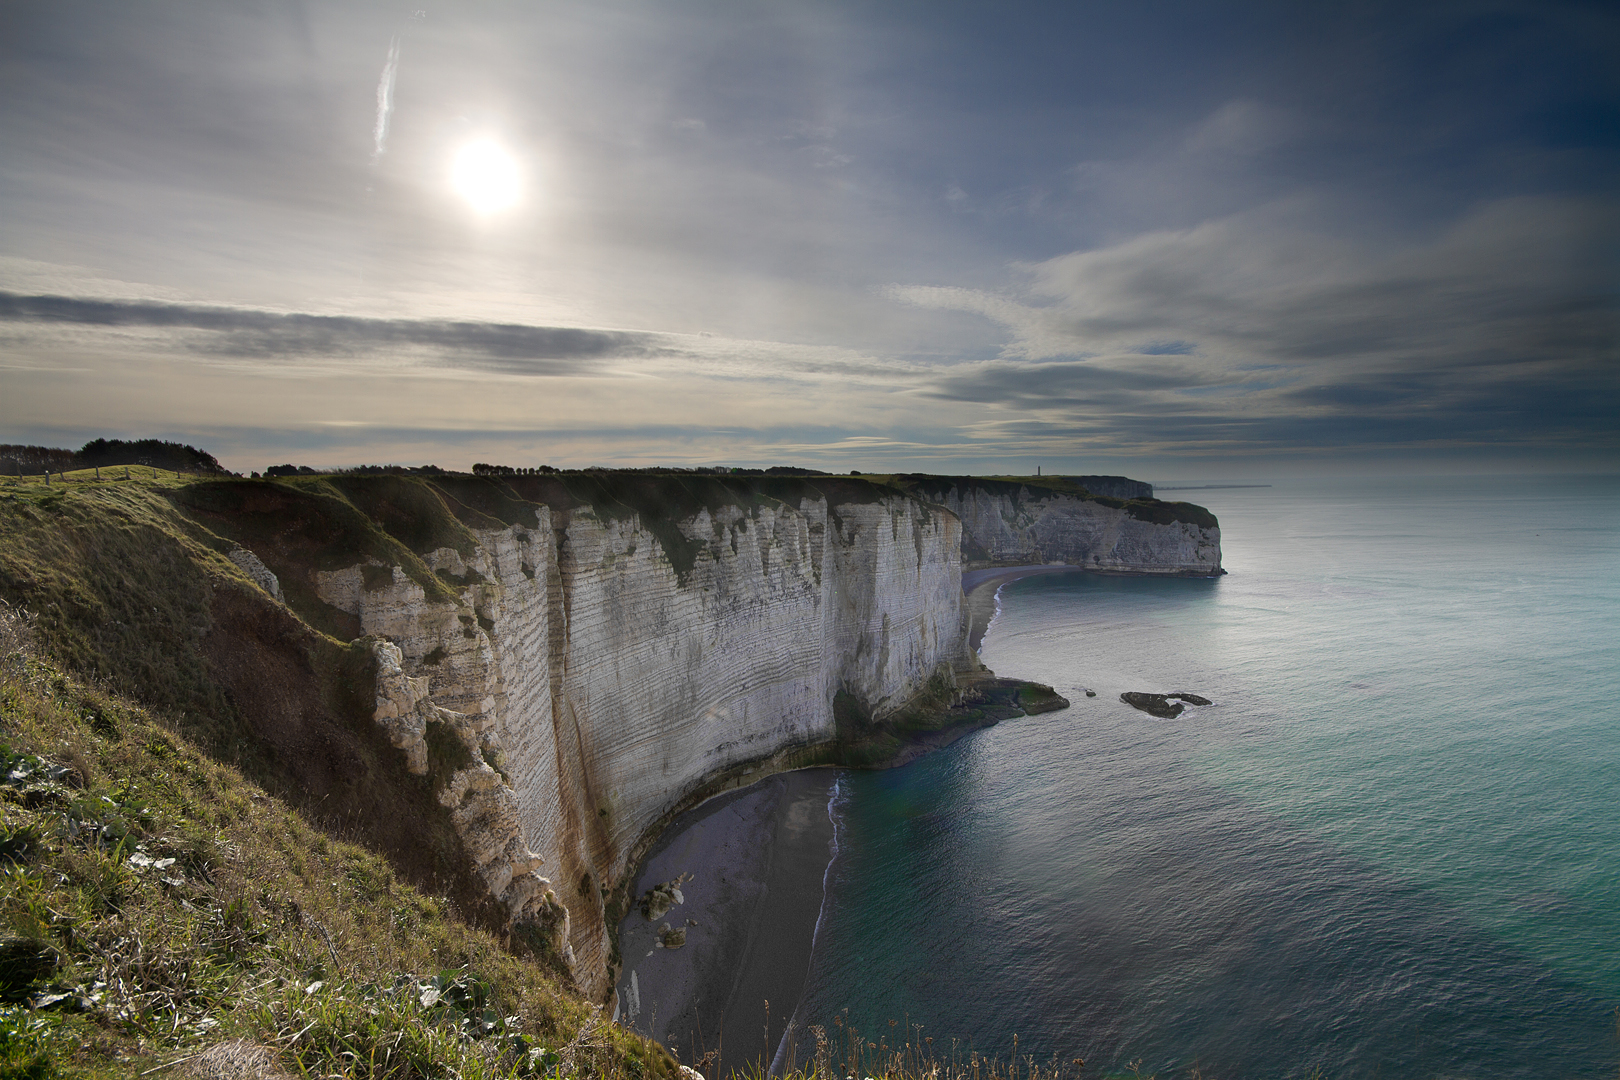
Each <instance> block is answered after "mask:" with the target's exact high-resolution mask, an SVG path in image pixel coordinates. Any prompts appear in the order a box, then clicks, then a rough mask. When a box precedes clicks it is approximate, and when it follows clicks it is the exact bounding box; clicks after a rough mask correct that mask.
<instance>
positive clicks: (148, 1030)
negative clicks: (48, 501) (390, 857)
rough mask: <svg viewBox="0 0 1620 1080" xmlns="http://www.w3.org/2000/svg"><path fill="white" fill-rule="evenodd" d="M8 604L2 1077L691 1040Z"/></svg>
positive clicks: (587, 1049) (618, 1054)
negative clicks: (514, 932)
mask: <svg viewBox="0 0 1620 1080" xmlns="http://www.w3.org/2000/svg"><path fill="white" fill-rule="evenodd" d="M17 621H18V620H17V619H16V618H15V613H14V612H12V611H11V610H10V609H3V610H0V623H3V624H4V625H3V626H0V998H3V999H4V1002H3V1004H0V1077H6V1078H9V1077H40V1078H45V1077H57V1076H83V1077H113V1076H131V1075H136V1074H138V1073H140V1072H143V1071H144V1070H146V1069H154V1068H157V1067H159V1066H161V1065H163V1064H165V1063H168V1062H171V1061H176V1060H179V1059H183V1058H186V1057H188V1056H190V1055H194V1054H196V1053H199V1052H201V1051H202V1050H203V1049H204V1048H206V1047H208V1046H211V1045H213V1044H215V1043H219V1042H221V1041H226V1040H231V1039H246V1040H249V1041H250V1042H251V1043H254V1044H257V1045H259V1046H263V1047H266V1048H268V1049H269V1050H270V1051H272V1052H273V1053H274V1055H275V1056H276V1058H277V1059H278V1061H279V1062H280V1064H281V1065H282V1067H284V1068H286V1069H288V1070H289V1071H291V1072H292V1073H293V1074H294V1075H308V1076H327V1075H342V1076H355V1077H385V1076H386V1077H398V1078H406V1077H430V1076H443V1077H465V1078H469V1080H471V1078H485V1077H520V1076H581V1077H587V1076H602V1077H615V1078H619V1077H622V1078H627V1080H652V1078H655V1077H670V1076H671V1075H672V1074H673V1070H674V1066H673V1061H672V1059H670V1058H669V1056H668V1055H667V1054H666V1053H665V1052H664V1051H662V1050H661V1049H660V1048H658V1047H657V1046H656V1045H653V1044H650V1043H648V1042H646V1041H645V1040H642V1039H640V1038H638V1037H636V1036H634V1035H632V1034H630V1033H628V1032H626V1031H624V1030H623V1029H620V1028H616V1027H611V1026H609V1025H606V1024H603V1023H602V1022H601V1019H600V1017H599V1015H598V1012H597V1010H595V1009H593V1008H592V1007H591V1006H589V1005H587V1004H586V1003H585V1002H583V1001H582V1000H580V999H579V998H578V997H576V996H574V995H573V994H572V993H571V992H570V991H569V990H568V989H567V988H565V987H563V986H562V985H560V984H558V983H557V982H556V981H555V980H554V979H553V978H552V977H551V976H550V975H549V974H548V973H547V972H546V971H545V970H544V968H542V967H541V966H540V965H538V964H535V963H531V962H527V961H525V960H523V959H521V958H519V957H518V956H515V955H513V953H512V951H511V950H510V949H509V948H508V947H507V944H508V943H504V942H502V941H501V940H500V939H498V938H496V937H495V936H493V935H491V934H489V933H486V932H483V931H480V930H478V929H477V928H475V927H472V926H469V925H467V924H466V923H465V922H464V921H463V920H461V919H460V918H458V915H457V911H456V909H455V905H454V903H453V902H452V901H451V900H450V899H449V898H447V897H445V896H434V895H430V894H427V893H424V892H422V891H421V890H419V889H416V888H414V887H412V886H411V885H409V884H408V883H406V882H404V881H402V880H401V879H400V878H399V877H398V875H397V874H396V873H395V872H394V870H393V868H392V867H391V866H390V865H389V863H388V862H387V860H385V859H383V858H382V857H380V856H379V855H378V854H376V853H375V852H372V851H368V850H367V849H365V848H364V847H361V846H359V845H357V844H353V843H347V842H343V841H340V840H336V839H334V838H332V837H331V836H330V835H328V834H327V833H325V832H323V831H321V830H318V829H316V828H314V827H312V826H311V824H310V823H309V822H308V821H307V820H306V819H305V818H304V817H303V816H301V815H300V814H298V813H296V812H294V811H293V810H292V809H291V808H289V807H288V806H286V805H285V804H284V803H283V802H281V801H280V800H278V799H276V798H274V797H273V796H271V795H270V794H269V793H267V792H265V791H264V790H263V789H261V788H259V787H257V786H256V785H254V784H252V783H250V782H249V781H247V780H246V779H245V778H244V777H243V776H242V775H241V773H240V772H238V771H237V770H235V769H233V768H231V767H229V766H227V765H223V764H221V763H219V762H217V761H215V760H213V759H211V758H210V757H209V756H208V755H206V754H204V753H202V752H201V751H200V750H199V749H198V748H197V747H196V746H194V745H193V744H191V743H190V742H189V741H188V740H187V739H185V738H184V736H183V735H181V734H180V733H178V732H176V731H175V730H173V729H172V728H170V727H168V726H167V725H165V724H163V723H162V722H161V721H160V719H159V718H158V717H157V716H156V715H154V714H153V713H151V712H149V711H148V710H146V709H144V708H142V707H141V706H140V705H138V704H136V703H134V702H132V701H130V700H128V699H126V698H123V697H120V696H118V695H115V694H111V693H108V692H107V691H105V690H103V689H100V688H97V687H96V686H93V685H91V684H87V683H85V682H82V681H80V680H78V679H75V678H73V677H72V676H70V675H68V674H66V673H65V672H63V671H62V669H61V668H59V667H57V666H56V665H55V664H53V663H51V662H49V661H47V660H45V659H42V658H41V657H40V656H39V655H37V654H36V653H34V652H33V650H32V649H31V648H30V647H29V646H28V644H27V642H26V640H24V639H25V635H24V634H22V633H19V632H18V630H17Z"/></svg>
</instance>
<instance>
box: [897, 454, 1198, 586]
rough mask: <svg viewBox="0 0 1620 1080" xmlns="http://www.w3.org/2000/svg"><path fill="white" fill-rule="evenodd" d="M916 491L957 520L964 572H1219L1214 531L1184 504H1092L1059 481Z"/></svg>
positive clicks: (968, 480)
mask: <svg viewBox="0 0 1620 1080" xmlns="http://www.w3.org/2000/svg"><path fill="white" fill-rule="evenodd" d="M1101 479H1113V478H1101ZM1142 486H1143V487H1146V485H1142ZM917 491H918V493H919V494H921V495H923V496H924V497H925V498H930V499H934V500H936V501H938V502H939V503H941V504H942V505H944V506H945V507H946V508H947V509H949V510H950V511H951V513H953V514H955V515H956V516H957V517H958V518H959V519H960V520H961V522H962V534H963V536H962V561H963V565H964V566H965V567H966V568H968V569H977V568H980V567H987V566H1014V565H1020V564H1036V563H1067V564H1069V565H1071V566H1076V567H1083V568H1084V569H1087V570H1108V571H1115V572H1120V573H1134V574H1179V575H1197V576H1207V575H1215V574H1220V573H1222V572H1223V571H1222V570H1221V530H1220V526H1219V524H1217V522H1216V520H1215V517H1214V515H1213V514H1211V513H1209V511H1207V510H1205V509H1203V508H1202V507H1198V506H1192V505H1190V504H1187V503H1166V502H1159V501H1158V500H1155V499H1151V498H1131V499H1120V498H1111V497H1106V496H1099V495H1095V494H1093V493H1091V492H1089V491H1087V490H1085V489H1082V488H1080V487H1079V486H1078V485H1077V484H1075V483H1073V482H1072V479H1071V478H1064V477H1052V478H1049V479H1047V480H1046V481H1045V482H1044V483H1042V482H1035V483H1020V482H1017V481H997V480H981V479H976V478H972V477H960V478H954V479H953V480H950V481H946V480H945V479H944V478H941V479H940V480H936V481H932V482H924V483H923V484H920V485H919V486H918V488H917Z"/></svg>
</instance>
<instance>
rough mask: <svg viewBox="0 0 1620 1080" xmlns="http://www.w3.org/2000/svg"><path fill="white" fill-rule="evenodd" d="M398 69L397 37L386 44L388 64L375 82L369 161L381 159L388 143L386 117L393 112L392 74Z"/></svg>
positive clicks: (396, 35)
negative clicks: (371, 143)
mask: <svg viewBox="0 0 1620 1080" xmlns="http://www.w3.org/2000/svg"><path fill="white" fill-rule="evenodd" d="M398 68H399V35H398V34H395V35H394V38H393V40H392V41H390V42H389V43H388V63H386V64H384V65H383V69H382V78H380V79H378V80H377V129H376V131H375V132H373V133H372V138H373V140H374V141H375V143H376V148H375V149H373V150H372V152H371V160H372V161H376V160H377V159H378V158H380V157H382V155H383V151H384V150H385V149H387V143H388V117H389V116H390V115H391V114H392V113H393V111H394V72H395V71H397V70H398Z"/></svg>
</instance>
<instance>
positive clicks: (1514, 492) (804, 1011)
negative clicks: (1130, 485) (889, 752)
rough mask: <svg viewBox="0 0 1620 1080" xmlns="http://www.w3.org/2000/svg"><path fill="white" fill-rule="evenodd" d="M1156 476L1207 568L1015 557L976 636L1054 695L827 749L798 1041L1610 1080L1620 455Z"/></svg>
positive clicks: (1240, 1069) (1414, 1074) (1310, 1072)
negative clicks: (1164, 699)
mask: <svg viewBox="0 0 1620 1080" xmlns="http://www.w3.org/2000/svg"><path fill="white" fill-rule="evenodd" d="M1162 497H1164V498H1177V497H1181V498H1186V499H1187V500H1188V501H1194V502H1198V503H1200V504H1202V505H1205V506H1207V507H1209V508H1210V509H1211V510H1213V511H1214V512H1215V513H1216V514H1217V515H1218V516H1219V518H1220V523H1221V530H1222V547H1223V553H1224V564H1225V567H1226V569H1227V570H1228V574H1227V576H1224V577H1220V578H1215V579H1160V578H1150V577H1110V576H1100V575H1096V574H1084V573H1076V574H1059V575H1053V576H1045V577H1028V578H1023V579H1020V580H1018V581H1015V582H1011V583H1009V584H1006V585H1004V586H1003V587H1002V589H1001V592H1000V596H999V610H998V613H997V615H996V617H995V620H994V622H993V623H992V624H991V627H990V629H989V632H988V633H987V634H986V636H985V639H984V642H983V645H982V649H981V656H982V658H983V660H984V661H985V662H986V663H987V664H989V665H990V666H991V667H992V668H994V669H995V670H996V672H997V673H998V674H1000V675H1004V676H1013V677H1017V678H1021V679H1031V680H1035V681H1038V682H1043V683H1049V684H1051V685H1053V686H1055V687H1056V688H1057V689H1058V690H1059V691H1060V692H1061V693H1062V694H1064V695H1065V696H1066V697H1068V698H1070V699H1071V700H1072V702H1073V705H1072V706H1071V707H1070V708H1069V709H1066V710H1064V711H1061V712H1055V713H1049V714H1045V715H1041V716H1033V717H1026V718H1020V719H1016V720H1011V721H1006V722H1003V723H1001V724H1000V725H998V726H996V727H994V728H991V729H987V730H985V731H983V732H979V733H977V734H975V735H973V736H971V737H968V738H966V739H964V740H962V741H961V742H958V743H956V744H955V745H953V746H951V747H949V748H947V749H945V750H943V751H940V752H938V753H935V754H931V755H929V756H927V757H925V758H923V759H921V760H919V761H917V762H915V763H914V764H912V765H909V766H907V767H905V768H901V769H896V770H892V771H888V772H846V773H843V774H841V775H840V776H839V778H838V780H837V782H836V784H835V785H834V789H833V790H834V794H833V798H832V802H831V804H830V805H829V808H828V809H829V813H830V814H831V815H832V817H833V823H834V836H835V843H834V850H833V854H832V858H831V863H830V865H829V866H828V869H827V873H826V880H825V892H824V896H823V902H822V907H821V911H820V916H819V921H818V923H817V927H816V932H815V945H814V950H813V956H812V959H811V964H810V971H809V975H808V979H807V982H806V985H805V990H804V994H803V997H802V1000H801V1001H800V1002H799V1003H798V1007H797V1009H796V1010H795V1015H794V1021H795V1027H796V1029H797V1032H798V1034H797V1036H796V1039H797V1040H798V1044H799V1049H798V1050H797V1053H798V1056H799V1058H800V1060H803V1058H804V1057H805V1055H806V1053H807V1051H808V1046H807V1039H808V1036H807V1035H806V1032H807V1031H808V1029H809V1027H810V1026H811V1025H821V1026H823V1027H825V1028H827V1029H828V1030H829V1031H830V1032H836V1033H840V1034H841V1033H844V1032H847V1031H848V1030H849V1029H850V1028H854V1029H856V1030H859V1031H861V1032H862V1033H863V1034H865V1035H867V1036H869V1037H870V1038H871V1039H872V1040H873V1041H876V1040H877V1039H878V1038H879V1037H885V1038H887V1039H888V1040H889V1041H890V1042H891V1043H892V1042H893V1041H895V1038H896V1036H897V1035H910V1036H911V1037H912V1039H913V1040H914V1041H916V1040H922V1039H931V1040H932V1042H930V1043H927V1044H926V1045H928V1046H929V1047H931V1049H932V1050H933V1051H934V1052H935V1053H936V1054H938V1055H939V1056H941V1057H950V1056H951V1055H953V1054H955V1055H959V1056H963V1057H965V1056H966V1054H967V1053H968V1052H969V1051H970V1050H971V1051H974V1052H978V1053H980V1054H986V1055H993V1056H998V1057H1000V1058H1001V1059H1002V1060H1003V1061H1006V1060H1008V1059H1010V1058H1011V1057H1012V1056H1013V1055H1014V1054H1016V1056H1017V1057H1018V1058H1019V1059H1020V1060H1021V1061H1024V1062H1027V1061H1028V1060H1029V1059H1035V1060H1036V1061H1038V1062H1041V1063H1047V1064H1051V1063H1053V1062H1065V1063H1069V1064H1070V1067H1071V1071H1072V1068H1073V1065H1072V1063H1073V1062H1074V1060H1075V1059H1081V1060H1083V1061H1084V1062H1085V1065H1084V1068H1083V1070H1082V1075H1085V1076H1107V1075H1132V1070H1135V1073H1136V1074H1138V1075H1142V1076H1147V1075H1150V1074H1157V1075H1158V1076H1160V1077H1170V1076H1192V1075H1195V1072H1194V1070H1196V1075H1198V1076H1201V1077H1203V1078H1204V1080H1214V1078H1221V1080H1232V1078H1267V1077H1315V1076H1321V1077H1326V1078H1333V1077H1368V1078H1372V1077H1377V1078H1384V1080H1407V1078H1411V1080H1418V1078H1425V1080H1427V1078H1442V1077H1444V1078H1450V1077H1458V1078H1461V1077H1472V1078H1499V1077H1500V1078H1506V1077H1538V1078H1542V1077H1550V1076H1557V1077H1561V1078H1564V1077H1610V1078H1612V1077H1614V1076H1615V1075H1616V1074H1617V1071H1620V1031H1617V1026H1616V1025H1617V1018H1620V1013H1617V1009H1620V708H1617V703H1620V686H1617V679H1620V477H1612V476H1611V477H1605V476H1543V477H1537V476H1499V477H1433V478H1423V477H1411V476H1406V477H1393V478H1392V477H1382V478H1365V479H1350V478H1332V479H1313V480H1304V479H1292V480H1275V481H1273V482H1272V484H1271V486H1269V487H1255V488H1221V489H1209V490H1200V491H1185V492H1179V493H1171V492H1168V491H1166V492H1163V493H1162ZM1088 689H1089V690H1092V691H1094V692H1095V694H1096V696H1095V697H1088V696H1087V695H1086V691H1087V690H1088ZM1131 690H1137V691H1149V692H1176V691H1185V692H1190V693H1195V694H1199V695H1202V696H1204V697H1207V698H1209V699H1210V700H1211V701H1212V702H1213V704H1212V705H1210V706H1208V707H1202V708H1199V707H1191V708H1188V710H1187V711H1186V712H1185V713H1184V714H1183V715H1182V716H1180V717H1178V718H1176V719H1174V720H1161V719H1156V718H1154V717H1152V716H1149V715H1147V714H1145V713H1143V712H1139V711H1137V710H1135V709H1133V708H1131V707H1130V706H1128V705H1126V704H1124V703H1123V702H1121V700H1120V694H1121V693H1122V692H1124V691H1131ZM1015 1037H1016V1039H1017V1042H1016V1044H1015V1043H1014V1038H1015Z"/></svg>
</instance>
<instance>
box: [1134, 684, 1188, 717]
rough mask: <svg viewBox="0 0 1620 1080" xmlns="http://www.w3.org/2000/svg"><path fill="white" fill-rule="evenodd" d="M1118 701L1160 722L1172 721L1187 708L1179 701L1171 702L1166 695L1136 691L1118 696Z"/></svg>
mask: <svg viewBox="0 0 1620 1080" xmlns="http://www.w3.org/2000/svg"><path fill="white" fill-rule="evenodd" d="M1119 700H1121V701H1123V702H1124V703H1125V704H1127V705H1129V706H1131V707H1132V708H1136V709H1141V710H1142V711H1143V712H1145V713H1147V714H1148V715H1149V716H1157V717H1158V718H1159V719H1161V720H1174V719H1175V718H1176V717H1178V716H1180V715H1181V714H1182V711H1183V710H1185V709H1186V708H1187V706H1185V705H1183V704H1182V703H1181V702H1179V701H1175V702H1172V701H1171V700H1170V698H1169V696H1168V695H1166V694H1144V693H1141V692H1139V691H1136V690H1127V691H1126V692H1125V693H1123V694H1121V695H1119Z"/></svg>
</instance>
